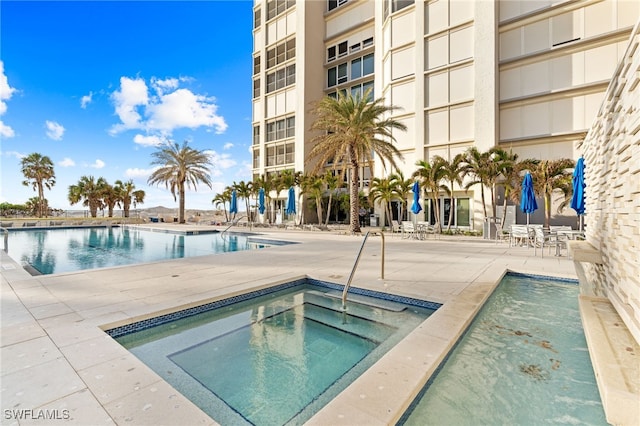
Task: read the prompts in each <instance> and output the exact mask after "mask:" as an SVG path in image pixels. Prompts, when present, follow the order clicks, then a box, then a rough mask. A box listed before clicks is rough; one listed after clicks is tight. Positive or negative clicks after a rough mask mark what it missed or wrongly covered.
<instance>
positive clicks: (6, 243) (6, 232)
mask: <svg viewBox="0 0 640 426" xmlns="http://www.w3.org/2000/svg"><path fill="white" fill-rule="evenodd" d="M0 230H1V231H2V232H3V233H4V251H5V253H9V230H8V229H7V228H2V227H0Z"/></svg>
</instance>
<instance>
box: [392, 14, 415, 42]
mask: <svg viewBox="0 0 640 426" xmlns="http://www.w3.org/2000/svg"><path fill="white" fill-rule="evenodd" d="M414 16H415V13H407V14H404V15H400V16H398V17H394V18H393V20H392V21H391V47H392V48H394V47H398V46H403V45H405V44H407V43H413V42H414V41H415V37H416V36H415V26H416V25H415V22H414Z"/></svg>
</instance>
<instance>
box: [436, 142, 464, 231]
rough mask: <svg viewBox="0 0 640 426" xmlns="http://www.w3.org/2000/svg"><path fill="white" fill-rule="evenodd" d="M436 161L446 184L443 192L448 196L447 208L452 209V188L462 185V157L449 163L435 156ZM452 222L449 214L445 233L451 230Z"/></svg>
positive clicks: (456, 157) (451, 216)
mask: <svg viewBox="0 0 640 426" xmlns="http://www.w3.org/2000/svg"><path fill="white" fill-rule="evenodd" d="M434 158H437V159H438V161H439V162H440V163H441V164H442V179H443V180H444V181H445V182H447V185H445V186H444V189H445V192H446V193H447V194H448V195H449V201H450V202H449V206H450V208H451V209H453V202H454V197H453V188H454V185H455V184H456V183H457V184H458V185H462V171H463V169H464V166H463V163H464V155H463V154H458V155H456V156H455V157H453V159H452V160H451V161H448V160H446V159H444V158H443V157H440V156H438V155H437V156H435V157H434ZM452 221H453V214H452V213H449V221H448V222H447V231H448V230H450V229H451V223H452Z"/></svg>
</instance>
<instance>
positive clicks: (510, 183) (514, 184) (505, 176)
mask: <svg viewBox="0 0 640 426" xmlns="http://www.w3.org/2000/svg"><path fill="white" fill-rule="evenodd" d="M503 160H504V161H505V163H504V164H503V167H502V179H501V180H500V181H498V184H499V185H501V186H502V187H503V188H504V200H503V202H502V212H503V213H502V218H501V220H500V222H501V223H500V225H501V226H502V227H504V223H505V219H506V217H507V200H511V201H512V202H514V203H518V202H519V201H520V193H521V186H522V172H523V171H524V170H527V169H529V170H530V169H532V168H535V167H536V164H538V160H535V159H532V158H527V159H525V160H518V154H515V153H513V152H511V151H509V152H508V153H506V152H505V157H504V158H503Z"/></svg>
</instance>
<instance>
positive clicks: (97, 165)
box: [89, 158, 105, 169]
mask: <svg viewBox="0 0 640 426" xmlns="http://www.w3.org/2000/svg"><path fill="white" fill-rule="evenodd" d="M104 166H105V164H104V161H102V160H101V159H99V158H98V159H97V160H96V161H95V162H94V163H93V164H91V165H90V166H89V167H93V168H94V169H101V168H103V167H104Z"/></svg>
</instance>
